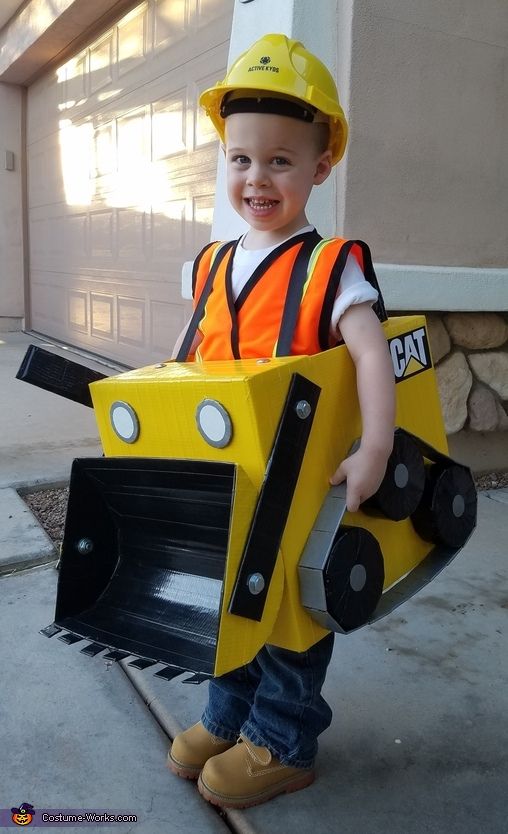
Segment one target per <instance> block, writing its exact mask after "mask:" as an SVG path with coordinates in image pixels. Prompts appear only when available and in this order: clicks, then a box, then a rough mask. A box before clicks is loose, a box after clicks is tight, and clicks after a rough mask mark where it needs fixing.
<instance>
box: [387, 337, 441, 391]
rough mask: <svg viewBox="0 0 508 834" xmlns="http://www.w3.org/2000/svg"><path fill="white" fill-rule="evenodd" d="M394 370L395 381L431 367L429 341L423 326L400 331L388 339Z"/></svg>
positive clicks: (400, 380)
mask: <svg viewBox="0 0 508 834" xmlns="http://www.w3.org/2000/svg"><path fill="white" fill-rule="evenodd" d="M388 345H389V347H390V353H391V357H392V362H393V370H394V372H395V381H396V382H402V380H403V379H407V378H408V377H410V376H414V375H415V374H419V373H421V372H422V371H427V370H428V369H429V368H431V367H432V361H431V358H430V350H429V343H428V341H427V333H426V331H425V328H424V327H419V328H418V330H411V331H409V333H401V335H400V336H396V337H395V338H393V339H389V340H388Z"/></svg>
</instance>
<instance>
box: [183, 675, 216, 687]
mask: <svg viewBox="0 0 508 834" xmlns="http://www.w3.org/2000/svg"><path fill="white" fill-rule="evenodd" d="M211 677H212V675H206V674H204V673H203V672H198V673H197V674H196V675H191V676H190V678H184V680H183V681H182V683H193V684H195V685H197V684H199V683H203V681H209V680H210V678H211Z"/></svg>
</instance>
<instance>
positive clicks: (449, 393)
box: [427, 313, 508, 445]
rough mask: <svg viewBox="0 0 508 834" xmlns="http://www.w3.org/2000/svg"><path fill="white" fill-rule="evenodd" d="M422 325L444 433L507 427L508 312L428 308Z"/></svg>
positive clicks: (505, 436) (507, 429)
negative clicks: (427, 344) (432, 362)
mask: <svg viewBox="0 0 508 834" xmlns="http://www.w3.org/2000/svg"><path fill="white" fill-rule="evenodd" d="M427 325H428V333H429V339H430V346H431V351H432V358H433V360H434V365H435V367H436V376H437V381H438V385H439V392H440V396H441V404H442V408H443V418H444V423H445V427H446V432H447V434H448V435H454V434H455V433H457V432H460V431H461V430H462V429H465V430H466V431H468V432H469V434H470V435H471V434H472V433H474V432H489V433H490V432H507V431H508V315H506V314H500V313H438V314H435V313H429V314H427ZM501 442H502V443H503V445H504V444H505V443H506V444H508V434H506V435H504V436H503V437H502V440H501Z"/></svg>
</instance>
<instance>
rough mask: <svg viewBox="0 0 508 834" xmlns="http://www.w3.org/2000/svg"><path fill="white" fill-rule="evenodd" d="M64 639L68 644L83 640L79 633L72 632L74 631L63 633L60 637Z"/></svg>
mask: <svg viewBox="0 0 508 834" xmlns="http://www.w3.org/2000/svg"><path fill="white" fill-rule="evenodd" d="M58 639H59V640H62V641H63V642H64V643H67V645H68V646H72V645H73V643H79V641H80V640H82V639H83V638H82V637H78V635H77V634H72V632H68V633H67V634H61V635H60V637H59V638H58Z"/></svg>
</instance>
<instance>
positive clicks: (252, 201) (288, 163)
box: [225, 113, 331, 249]
mask: <svg viewBox="0 0 508 834" xmlns="http://www.w3.org/2000/svg"><path fill="white" fill-rule="evenodd" d="M318 127H319V126H318V125H314V124H307V123H306V122H303V121H299V120H298V119H293V118H289V117H288V116H279V115H272V114H267V113H234V114H233V115H231V116H228V118H227V119H226V148H225V153H226V166H227V188H228V196H229V199H230V201H231V204H232V206H233V208H234V209H236V211H237V212H238V214H240V215H241V217H243V219H244V220H246V222H247V223H248V224H249V226H250V231H249V233H248V235H247V239H246V243H247V245H248V248H253V249H255V248H264V247H268V246H272V245H274V244H277V243H280V242H281V241H283V240H285V239H286V238H287V237H289V236H290V235H292V234H293V233H294V232H297V231H298V229H300V228H301V227H302V226H305V225H307V224H308V220H307V217H306V215H305V206H306V204H307V200H308V199H309V195H310V192H311V190H312V186H313V185H320V184H321V183H322V182H324V180H325V179H326V178H327V177H328V175H329V173H330V170H331V152H330V151H329V150H326V151H322V150H321V149H320V148H319V133H318Z"/></svg>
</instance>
